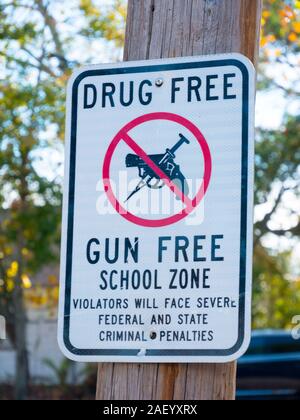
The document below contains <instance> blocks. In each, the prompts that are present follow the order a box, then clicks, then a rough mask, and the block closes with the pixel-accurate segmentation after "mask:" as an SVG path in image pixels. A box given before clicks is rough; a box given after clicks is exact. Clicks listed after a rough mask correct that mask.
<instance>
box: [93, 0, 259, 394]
mask: <svg viewBox="0 0 300 420" xmlns="http://www.w3.org/2000/svg"><path fill="white" fill-rule="evenodd" d="M261 9H262V0H129V3H128V17H127V30H126V43H125V52H124V60H143V59H152V58H165V57H181V56H192V55H205V54H216V53H229V52H239V53H242V54H244V55H246V56H247V57H249V58H250V60H252V61H253V62H254V63H255V64H256V63H257V56H258V47H259V34H260V19H261ZM235 382H236V363H230V364H212V365H201V364H164V363H161V364H145V365H141V364H122V363H121V364H104V363H102V364H100V365H99V372H98V387H97V399H99V400H102V399H107V400H115V399H122V400H134V399H140V400H145V399H149V400H151V399H158V400H169V399H170V400H172V399H173V400H178V399H181V400H184V399H186V400H207V399H208V400H233V399H234V398H235Z"/></svg>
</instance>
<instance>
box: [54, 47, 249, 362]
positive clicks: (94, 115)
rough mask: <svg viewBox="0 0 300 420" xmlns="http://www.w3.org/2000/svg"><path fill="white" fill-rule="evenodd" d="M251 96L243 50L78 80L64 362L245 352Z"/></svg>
mask: <svg viewBox="0 0 300 420" xmlns="http://www.w3.org/2000/svg"><path fill="white" fill-rule="evenodd" d="M254 92H255V71H254V68H253V66H252V64H251V63H250V62H249V61H248V60H247V59H246V58H245V57H243V56H241V55H238V54H229V55H216V56H208V57H193V58H180V59H171V60H169V59H168V60H158V61H157V60H155V61H146V62H130V63H120V64H116V65H105V66H93V67H87V68H83V69H81V70H79V71H77V72H75V74H74V75H73V76H72V78H71V80H70V82H69V86H68V95H67V125H66V127H67V128H66V168H65V186H64V210H63V229H62V250H61V292H60V309H59V331H58V337H59V343H60V346H61V349H62V351H63V352H64V354H65V355H66V356H67V357H69V358H71V359H74V360H79V361H119V362H187V361H188V362H227V361H231V360H234V359H236V358H238V357H239V356H241V355H242V354H243V353H244V352H245V350H246V349H247V347H248V344H249V339H250V307H251V271H252V226H253V220H252V212H253V210H252V209H253V166H254V134H253V132H254V121H253V113H254Z"/></svg>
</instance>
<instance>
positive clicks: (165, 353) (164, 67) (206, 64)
mask: <svg viewBox="0 0 300 420" xmlns="http://www.w3.org/2000/svg"><path fill="white" fill-rule="evenodd" d="M225 66H234V67H237V68H238V69H239V70H240V71H241V72H242V75H243V94H242V95H243V110H242V182H241V184H242V194H241V242H240V292H239V327H238V340H237V343H236V344H235V345H234V346H233V347H232V348H230V349H227V350H224V349H222V350H220V349H215V350H196V349H187V350H184V349H177V350H172V349H166V350H148V351H147V352H146V355H145V357H144V358H143V361H147V357H179V356H180V357H184V356H188V357H230V356H232V355H234V354H236V353H237V352H238V351H239V350H240V349H241V347H242V346H243V344H244V340H245V315H246V314H245V300H246V270H247V223H248V220H247V219H248V217H247V213H248V150H249V99H250V91H249V90H250V85H249V82H250V76H249V71H248V69H247V67H246V65H245V64H244V63H243V62H242V61H239V60H238V59H223V60H215V61H214V60H212V61H201V62H197V61H192V62H186V63H174V64H154V65H146V66H136V67H119V68H111V69H109V68H107V69H106V68H105V69H95V70H86V71H83V72H82V73H81V74H79V75H78V76H77V78H76V79H75V80H74V82H73V86H72V111H71V144H70V168H69V195H68V224H67V255H66V258H67V261H66V274H65V276H66V277H65V305H64V321H63V340H64V345H65V347H66V349H67V350H68V351H69V352H70V353H71V354H73V355H74V356H85V357H89V356H90V357H97V356H99V357H109V356H113V357H124V358H125V357H134V356H137V354H138V353H139V351H140V348H137V349H78V348H76V347H74V346H73V345H72V343H71V341H70V314H71V283H72V255H73V229H74V202H75V177H76V142H77V110H78V103H77V99H78V87H79V84H80V82H81V81H82V80H83V79H85V78H86V77H90V76H105V75H106V76H110V75H117V74H120V75H121V74H135V73H149V72H163V71H172V70H189V69H200V68H212V67H225Z"/></svg>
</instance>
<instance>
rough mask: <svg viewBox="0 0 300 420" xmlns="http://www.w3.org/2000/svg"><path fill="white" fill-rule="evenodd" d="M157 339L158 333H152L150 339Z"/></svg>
mask: <svg viewBox="0 0 300 420" xmlns="http://www.w3.org/2000/svg"><path fill="white" fill-rule="evenodd" d="M156 337H157V333H156V332H155V331H151V333H150V339H151V340H155V339H156Z"/></svg>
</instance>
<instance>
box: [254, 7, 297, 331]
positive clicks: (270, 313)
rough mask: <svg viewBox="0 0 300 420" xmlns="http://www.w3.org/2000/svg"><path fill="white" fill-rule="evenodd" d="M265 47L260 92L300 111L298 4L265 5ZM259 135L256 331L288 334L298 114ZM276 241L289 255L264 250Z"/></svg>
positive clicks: (293, 298) (292, 304) (293, 297)
mask: <svg viewBox="0 0 300 420" xmlns="http://www.w3.org/2000/svg"><path fill="white" fill-rule="evenodd" d="M261 46H262V49H261V63H260V74H259V88H260V89H261V90H269V91H270V90H277V91H278V93H283V94H284V96H285V97H286V98H287V100H289V101H293V105H294V106H293V109H294V110H297V109H298V111H299V102H298V101H299V97H300V91H299V82H300V73H299V68H298V66H297V62H299V60H300V57H299V53H300V2H299V1H298V0H290V1H281V0H265V1H264V12H263V21H262V42H261ZM270 67H272V68H273V69H275V68H276V70H278V77H277V76H276V73H275V77H274V71H273V73H272V74H271V75H270V73H269V69H270ZM280 73H282V74H283V76H281V77H280ZM285 73H286V74H285ZM291 75H293V82H291V81H290V78H291ZM257 134H258V135H257V144H256V172H255V175H256V178H255V180H256V182H255V185H256V191H255V204H256V205H264V204H266V205H267V207H268V210H266V212H265V214H264V216H263V217H262V218H260V219H259V220H258V221H257V222H256V224H255V254H254V300H253V325H254V327H255V328H289V327H291V321H292V318H293V317H294V316H295V315H297V314H299V313H300V282H299V281H297V272H299V269H298V270H297V268H293V269H292V266H291V253H292V251H293V246H294V244H295V243H299V237H300V216H299V213H298V211H297V209H296V206H295V203H297V202H298V201H299V195H300V170H299V168H300V148H299V144H300V118H299V112H295V111H294V112H293V114H289V113H286V115H285V117H284V120H283V121H282V123H281V126H280V128H279V129H273V130H266V129H259V130H258V133H257ZM282 214H285V216H284V217H285V219H284V220H281V217H282V216H281V217H280V215H282ZM282 222H284V223H282ZM276 237H277V240H278V238H286V239H288V240H289V243H290V244H291V245H290V249H289V250H288V251H286V252H279V251H278V250H276V249H269V248H267V247H266V246H265V243H266V239H269V240H270V239H271V238H276ZM298 264H299V261H298ZM294 265H295V264H294Z"/></svg>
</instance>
